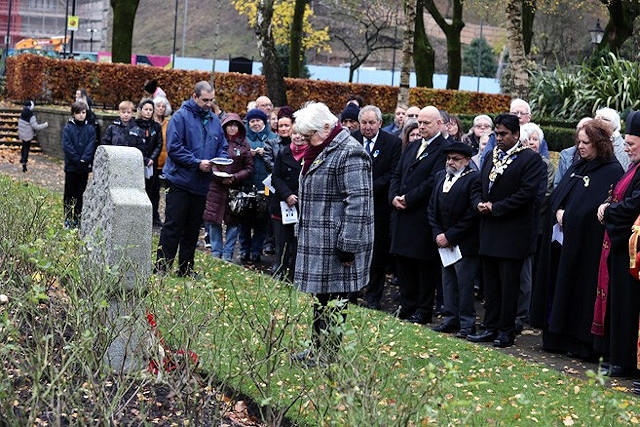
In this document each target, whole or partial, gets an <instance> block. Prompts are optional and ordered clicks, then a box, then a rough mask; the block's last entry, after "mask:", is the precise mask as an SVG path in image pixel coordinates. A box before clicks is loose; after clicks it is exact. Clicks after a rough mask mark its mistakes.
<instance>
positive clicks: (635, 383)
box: [631, 381, 640, 388]
mask: <svg viewBox="0 0 640 427" xmlns="http://www.w3.org/2000/svg"><path fill="white" fill-rule="evenodd" d="M631 385H633V387H634V388H640V381H634V382H632V383H631Z"/></svg>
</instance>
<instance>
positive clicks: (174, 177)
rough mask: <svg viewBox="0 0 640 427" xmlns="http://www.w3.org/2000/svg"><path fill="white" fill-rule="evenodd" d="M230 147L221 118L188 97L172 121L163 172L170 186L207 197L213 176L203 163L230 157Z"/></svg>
mask: <svg viewBox="0 0 640 427" xmlns="http://www.w3.org/2000/svg"><path fill="white" fill-rule="evenodd" d="M228 148H229V145H228V144H227V139H226V138H225V137H224V132H223V131H222V126H221V124H220V120H219V119H218V117H217V116H216V115H215V114H214V113H212V112H211V111H205V110H203V109H202V108H200V107H199V106H198V104H196V102H195V101H194V100H193V99H189V100H188V101H185V102H184V103H183V104H182V106H181V107H180V109H179V110H178V111H176V112H175V113H174V114H173V116H172V117H171V120H170V121H169V127H168V128H167V160H166V163H165V165H164V168H163V169H162V171H163V173H164V175H165V178H166V179H167V181H169V183H170V185H176V186H178V187H181V188H183V189H185V190H187V191H189V192H191V193H194V194H197V195H201V196H206V195H207V193H208V192H209V184H211V178H212V175H211V173H206V172H202V171H201V170H200V162H201V161H202V160H210V159H213V158H215V157H224V158H227V157H228V154H227V149H228Z"/></svg>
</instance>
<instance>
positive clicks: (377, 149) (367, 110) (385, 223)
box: [353, 105, 402, 310]
mask: <svg viewBox="0 0 640 427" xmlns="http://www.w3.org/2000/svg"><path fill="white" fill-rule="evenodd" d="M358 121H359V122H360V130H358V131H356V132H354V133H353V137H354V138H355V139H357V140H358V141H360V142H361V143H363V145H364V149H365V150H366V151H367V153H369V156H371V174H372V178H373V216H374V222H375V224H374V225H375V230H374V233H375V234H374V241H373V259H372V260H371V268H370V270H369V284H368V286H367V290H366V293H365V297H364V298H365V300H366V301H367V306H368V307H369V308H372V309H376V310H379V309H380V299H381V298H382V293H383V292H384V282H385V278H386V274H385V273H386V266H387V260H388V258H389V245H390V229H389V227H390V222H391V205H390V204H389V183H390V182H391V174H392V173H393V171H394V170H395V169H396V167H397V165H398V161H399V160H400V152H401V151H402V141H401V140H400V138H398V137H397V136H394V135H391V134H389V133H387V132H385V131H383V130H381V129H380V126H382V112H381V111H380V109H379V108H378V107H376V106H374V105H367V106H365V107H363V108H362V109H360V113H359V114H358Z"/></svg>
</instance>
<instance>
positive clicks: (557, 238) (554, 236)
mask: <svg viewBox="0 0 640 427" xmlns="http://www.w3.org/2000/svg"><path fill="white" fill-rule="evenodd" d="M551 241H552V242H558V243H560V244H561V245H562V243H563V242H564V233H563V232H562V227H560V224H558V223H557V222H556V223H555V224H554V225H553V230H551Z"/></svg>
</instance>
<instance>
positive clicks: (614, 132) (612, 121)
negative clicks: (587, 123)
mask: <svg viewBox="0 0 640 427" xmlns="http://www.w3.org/2000/svg"><path fill="white" fill-rule="evenodd" d="M593 118H594V119H600V120H604V121H605V122H607V124H608V125H609V127H610V128H611V142H612V143H613V155H614V156H616V159H617V160H618V161H619V162H620V164H621V165H622V169H624V170H625V171H626V170H627V169H629V165H630V164H631V160H629V156H628V155H627V153H626V152H625V151H624V138H623V137H622V135H620V115H619V114H618V112H617V111H616V110H614V109H613V108H609V107H603V108H599V109H598V110H597V111H596V115H595V116H594V117H593Z"/></svg>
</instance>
